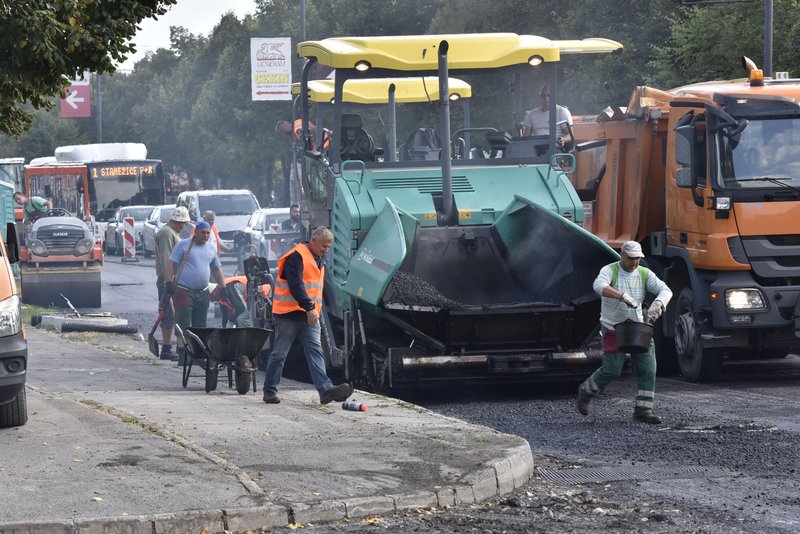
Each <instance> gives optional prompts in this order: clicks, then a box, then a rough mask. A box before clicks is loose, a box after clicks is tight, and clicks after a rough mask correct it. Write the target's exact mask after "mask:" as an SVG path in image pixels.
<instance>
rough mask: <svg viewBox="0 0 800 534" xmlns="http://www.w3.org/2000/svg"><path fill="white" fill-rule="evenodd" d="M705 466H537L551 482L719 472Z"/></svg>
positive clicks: (542, 474) (680, 475) (666, 478)
mask: <svg viewBox="0 0 800 534" xmlns="http://www.w3.org/2000/svg"><path fill="white" fill-rule="evenodd" d="M718 471H719V470H716V469H715V470H711V469H708V468H705V467H644V466H642V467H598V468H587V469H558V470H552V469H544V468H541V467H539V468H537V472H538V473H539V476H540V477H542V478H543V479H545V480H550V481H551V482H560V483H566V484H586V483H589V482H611V481H614V480H671V479H678V478H693V477H697V476H701V475H702V476H707V475H710V474H712V473H717V472H718Z"/></svg>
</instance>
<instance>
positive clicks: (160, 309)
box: [147, 291, 172, 358]
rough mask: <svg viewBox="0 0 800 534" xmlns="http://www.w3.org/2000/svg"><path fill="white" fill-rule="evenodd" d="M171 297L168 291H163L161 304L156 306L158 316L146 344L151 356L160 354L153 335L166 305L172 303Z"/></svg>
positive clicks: (162, 316)
mask: <svg viewBox="0 0 800 534" xmlns="http://www.w3.org/2000/svg"><path fill="white" fill-rule="evenodd" d="M171 298H172V295H170V294H169V293H167V292H166V291H165V292H164V300H163V302H162V303H161V305H160V306H159V307H158V317H157V318H156V322H155V324H154V325H153V328H152V329H151V330H150V334H149V335H148V336H147V345H148V347H150V353H151V354H152V355H153V356H155V357H156V358H158V357H159V356H160V354H159V351H158V340H156V337H155V335H154V334H155V333H156V330H157V329H158V325H159V324H161V319H163V318H164V310H166V309H167V306H168V305H170V304H172V303H171V302H170V299H171Z"/></svg>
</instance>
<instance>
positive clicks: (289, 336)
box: [264, 315, 333, 393]
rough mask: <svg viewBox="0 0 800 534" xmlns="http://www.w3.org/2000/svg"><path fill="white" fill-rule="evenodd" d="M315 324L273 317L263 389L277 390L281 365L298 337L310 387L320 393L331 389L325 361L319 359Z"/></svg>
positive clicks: (318, 326)
mask: <svg viewBox="0 0 800 534" xmlns="http://www.w3.org/2000/svg"><path fill="white" fill-rule="evenodd" d="M321 333H322V331H321V330H320V325H319V321H317V324H313V325H312V324H308V321H306V320H304V319H300V320H298V319H287V318H285V317H281V316H280V315H275V344H274V345H273V346H272V352H271V353H270V355H269V360H268V361H267V371H266V376H265V377H264V390H266V391H277V390H278V383H279V382H280V381H281V375H282V374H283V366H284V364H285V363H286V357H287V356H288V355H289V350H290V349H291V348H292V343H294V340H295V339H296V338H297V337H298V336H299V337H300V341H301V343H302V344H303V351H304V352H305V354H306V362H307V363H308V371H309V372H310V373H311V380H312V382H314V387H315V388H317V391H319V392H320V393H322V392H324V391H327V390H329V389H331V388H332V387H333V382H331V379H330V378H328V375H327V374H326V371H325V358H324V357H323V356H322V344H321V343H320V334H321Z"/></svg>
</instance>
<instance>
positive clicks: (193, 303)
mask: <svg viewBox="0 0 800 534" xmlns="http://www.w3.org/2000/svg"><path fill="white" fill-rule="evenodd" d="M172 301H173V302H174V303H175V322H176V323H177V324H178V326H180V327H181V330H183V331H185V330H186V328H187V327H189V326H196V327H198V328H203V327H205V326H206V318H207V317H208V306H209V304H210V303H211V294H210V293H209V292H208V289H186V288H185V287H181V286H178V287H177V289H176V291H175V295H173V297H172Z"/></svg>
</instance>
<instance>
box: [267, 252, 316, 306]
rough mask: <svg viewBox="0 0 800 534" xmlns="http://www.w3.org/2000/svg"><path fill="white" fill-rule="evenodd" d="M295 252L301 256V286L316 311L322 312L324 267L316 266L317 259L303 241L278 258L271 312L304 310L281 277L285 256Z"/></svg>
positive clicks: (287, 283) (284, 279)
mask: <svg viewBox="0 0 800 534" xmlns="http://www.w3.org/2000/svg"><path fill="white" fill-rule="evenodd" d="M293 252H297V253H298V254H300V256H301V257H302V258H303V286H304V287H305V289H306V294H307V295H308V298H310V299H311V300H312V301H313V302H314V309H315V310H317V313H321V312H322V284H323V282H324V280H325V267H322V268H320V267H317V260H316V259H315V258H314V255H313V254H312V253H311V250H309V248H308V246H307V245H306V244H305V243H300V244H298V245H295V247H294V248H293V249H292V250H290V251H289V252H287V253H286V254H284V255H283V256H281V257H280V259H279V260H278V279H277V280H276V281H275V293H274V294H273V297H272V313H277V314H285V313H291V312H294V311H301V312H305V311H306V310H304V309H303V308H301V307H300V304H298V303H297V301H296V300H295V299H294V297H293V296H292V292H291V291H289V282H288V281H287V280H286V278H284V277H283V265H284V264H285V263H286V258H287V257H289V255H290V254H292V253H293Z"/></svg>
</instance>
